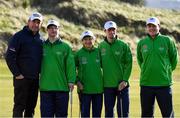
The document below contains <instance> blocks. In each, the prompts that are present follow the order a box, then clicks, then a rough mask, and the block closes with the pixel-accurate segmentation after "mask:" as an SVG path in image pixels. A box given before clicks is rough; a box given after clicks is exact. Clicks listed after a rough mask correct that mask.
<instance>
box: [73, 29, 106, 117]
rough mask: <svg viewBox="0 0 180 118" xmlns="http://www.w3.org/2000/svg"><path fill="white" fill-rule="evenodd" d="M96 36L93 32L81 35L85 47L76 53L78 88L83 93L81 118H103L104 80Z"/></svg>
mask: <svg viewBox="0 0 180 118" xmlns="http://www.w3.org/2000/svg"><path fill="white" fill-rule="evenodd" d="M94 40H95V36H94V34H93V33H92V32H91V31H84V32H83V33H82V35H81V41H82V44H83V47H82V48H81V49H80V50H79V51H78V52H77V53H76V56H75V60H76V66H77V72H78V77H77V86H78V89H79V91H80V92H81V93H80V94H81V98H80V99H81V101H80V102H81V106H80V107H81V117H90V106H91V103H92V117H101V111H102V101H103V79H102V71H101V61H100V53H99V50H98V49H97V48H96V47H94Z"/></svg>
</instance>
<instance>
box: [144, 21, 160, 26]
mask: <svg viewBox="0 0 180 118" xmlns="http://www.w3.org/2000/svg"><path fill="white" fill-rule="evenodd" d="M149 24H153V25H155V26H158V24H157V23H154V22H149V23H146V25H149Z"/></svg>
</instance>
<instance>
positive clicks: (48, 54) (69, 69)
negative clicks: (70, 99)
mask: <svg viewBox="0 0 180 118" xmlns="http://www.w3.org/2000/svg"><path fill="white" fill-rule="evenodd" d="M75 79H76V70H75V62H74V56H73V54H72V50H71V48H70V47H69V46H68V45H67V44H66V43H64V42H62V41H61V40H57V41H55V42H54V43H50V42H49V40H47V41H46V42H45V43H44V44H43V59H42V65H41V76H40V90H41V91H69V87H68V83H74V82H75Z"/></svg>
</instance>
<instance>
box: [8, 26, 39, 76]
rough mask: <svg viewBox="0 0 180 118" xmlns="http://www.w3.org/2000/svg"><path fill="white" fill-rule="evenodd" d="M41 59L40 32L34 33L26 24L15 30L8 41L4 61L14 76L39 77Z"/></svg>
mask: <svg viewBox="0 0 180 118" xmlns="http://www.w3.org/2000/svg"><path fill="white" fill-rule="evenodd" d="M41 59H42V40H41V38H40V34H39V33H36V34H35V35H34V34H33V33H32V31H31V30H29V28H28V27H27V26H25V27H24V28H23V29H22V30H21V31H19V32H17V33H16V34H15V35H14V36H13V37H12V38H11V40H10V41H9V45H8V49H7V52H6V62H7V65H8V67H9V69H10V71H11V72H12V74H13V76H14V77H16V76H18V75H20V74H22V75H23V76H24V78H26V79H27V78H28V79H36V78H39V73H40V68H41Z"/></svg>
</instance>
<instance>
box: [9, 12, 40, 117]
mask: <svg viewBox="0 0 180 118" xmlns="http://www.w3.org/2000/svg"><path fill="white" fill-rule="evenodd" d="M42 20H43V18H42V15H41V14H40V13H37V12H35V13H33V14H32V15H31V16H30V17H29V20H28V23H27V25H26V26H24V28H23V29H22V30H21V31H19V32H17V33H15V35H14V36H13V37H12V38H11V40H10V42H9V45H8V49H7V53H6V62H7V65H8V67H9V69H10V71H11V72H12V74H13V86H14V108H13V117H33V115H34V109H35V106H36V103H37V97H38V86H39V83H38V82H39V73H40V66H41V57H42V40H41V38H40V34H39V29H40V28H41V25H42Z"/></svg>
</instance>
